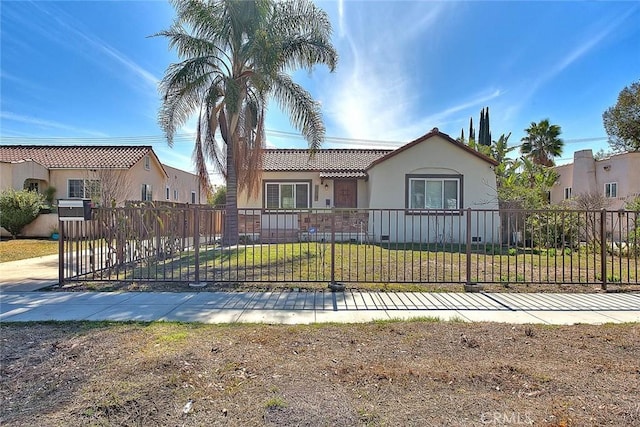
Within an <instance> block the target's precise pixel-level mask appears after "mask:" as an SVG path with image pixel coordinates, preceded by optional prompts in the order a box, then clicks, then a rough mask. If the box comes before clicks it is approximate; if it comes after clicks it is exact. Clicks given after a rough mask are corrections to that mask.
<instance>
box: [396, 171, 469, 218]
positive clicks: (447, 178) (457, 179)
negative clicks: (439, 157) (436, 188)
mask: <svg viewBox="0 0 640 427" xmlns="http://www.w3.org/2000/svg"><path fill="white" fill-rule="evenodd" d="M417 182H423V183H424V194H423V195H422V203H417V201H416V198H415V197H414V194H412V189H413V188H414V184H415V183H417ZM429 182H438V183H441V193H440V202H441V203H440V204H439V205H438V206H433V205H431V206H428V200H427V199H428V194H427V185H428V183H429ZM447 182H449V183H451V182H454V183H455V184H456V197H455V199H454V200H455V205H450V204H447V203H446V202H445V191H446V188H445V184H446V183H447ZM462 190H463V179H462V175H407V176H406V190H405V195H406V208H407V209H409V210H410V212H412V211H421V210H434V209H435V210H455V209H462V206H463V200H462ZM415 196H418V194H415Z"/></svg>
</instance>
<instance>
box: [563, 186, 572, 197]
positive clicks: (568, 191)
mask: <svg viewBox="0 0 640 427" xmlns="http://www.w3.org/2000/svg"><path fill="white" fill-rule="evenodd" d="M570 198H571V187H565V188H564V199H565V200H569V199H570Z"/></svg>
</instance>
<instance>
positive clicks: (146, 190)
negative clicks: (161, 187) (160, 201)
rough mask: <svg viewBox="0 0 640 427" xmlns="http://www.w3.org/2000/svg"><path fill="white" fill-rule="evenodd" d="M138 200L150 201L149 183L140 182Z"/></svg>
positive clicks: (151, 194) (151, 197)
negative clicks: (140, 192)
mask: <svg viewBox="0 0 640 427" xmlns="http://www.w3.org/2000/svg"><path fill="white" fill-rule="evenodd" d="M140 200H142V201H143V202H150V201H152V200H153V191H152V189H151V184H142V194H141V195H140Z"/></svg>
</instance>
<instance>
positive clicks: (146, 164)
mask: <svg viewBox="0 0 640 427" xmlns="http://www.w3.org/2000/svg"><path fill="white" fill-rule="evenodd" d="M144 168H145V170H149V169H151V156H149V155H148V154H147V155H146V156H144Z"/></svg>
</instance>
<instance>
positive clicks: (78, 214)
mask: <svg viewBox="0 0 640 427" xmlns="http://www.w3.org/2000/svg"><path fill="white" fill-rule="evenodd" d="M58 219H59V220H60V221H87V220H89V219H91V200H89V199H66V200H63V199H60V200H58Z"/></svg>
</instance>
